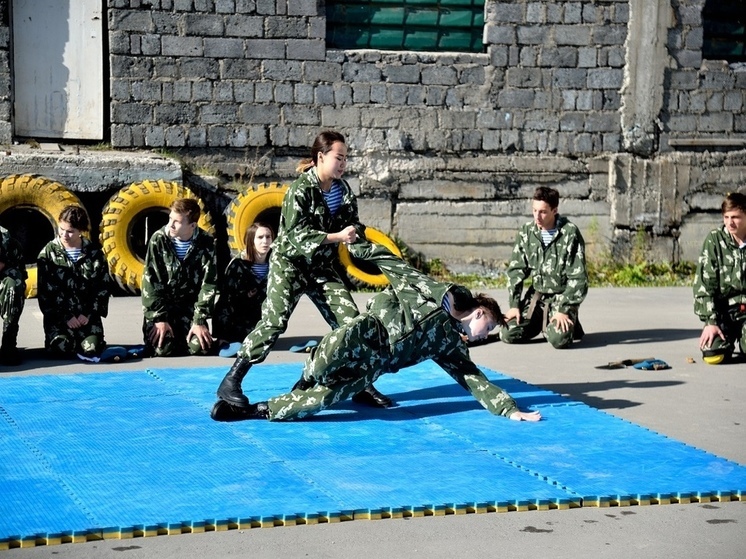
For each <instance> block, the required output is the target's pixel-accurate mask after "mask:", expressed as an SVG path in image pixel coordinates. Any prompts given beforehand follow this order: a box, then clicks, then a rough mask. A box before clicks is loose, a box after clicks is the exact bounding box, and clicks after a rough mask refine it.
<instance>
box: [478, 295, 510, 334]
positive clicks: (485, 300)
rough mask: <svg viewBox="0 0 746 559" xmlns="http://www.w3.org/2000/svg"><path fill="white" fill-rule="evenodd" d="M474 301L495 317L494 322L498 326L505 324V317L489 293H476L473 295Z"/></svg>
mask: <svg viewBox="0 0 746 559" xmlns="http://www.w3.org/2000/svg"><path fill="white" fill-rule="evenodd" d="M474 302H475V303H476V306H477V307H482V308H483V309H484V310H486V311H487V312H488V313H490V314H491V315H492V318H494V319H495V322H496V323H497V325H498V326H505V318H504V317H503V313H502V311H501V310H500V305H498V304H497V301H495V299H493V298H492V297H490V296H489V295H485V294H484V293H477V294H476V295H475V296H474Z"/></svg>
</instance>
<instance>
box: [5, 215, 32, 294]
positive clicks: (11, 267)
mask: <svg viewBox="0 0 746 559" xmlns="http://www.w3.org/2000/svg"><path fill="white" fill-rule="evenodd" d="M0 262H2V263H3V264H5V266H3V269H2V270H0V279H3V278H12V279H13V280H14V281H15V282H16V283H25V282H26V278H27V277H28V275H27V274H26V265H25V264H24V263H23V248H22V247H21V244H20V243H19V242H18V241H16V240H15V239H14V238H13V237H11V236H10V231H8V230H7V229H6V228H5V227H0Z"/></svg>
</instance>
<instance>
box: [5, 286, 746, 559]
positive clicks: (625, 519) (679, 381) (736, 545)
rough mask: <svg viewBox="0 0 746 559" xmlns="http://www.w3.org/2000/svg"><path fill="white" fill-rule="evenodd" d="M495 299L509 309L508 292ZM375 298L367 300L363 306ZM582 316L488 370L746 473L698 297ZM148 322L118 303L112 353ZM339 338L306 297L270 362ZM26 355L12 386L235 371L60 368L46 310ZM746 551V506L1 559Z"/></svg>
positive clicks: (402, 526) (429, 522) (745, 451)
mask: <svg viewBox="0 0 746 559" xmlns="http://www.w3.org/2000/svg"><path fill="white" fill-rule="evenodd" d="M488 293H490V294H491V295H493V296H494V297H496V298H497V300H498V302H500V303H502V304H505V303H506V297H505V293H504V292H503V291H488ZM368 296H369V294H365V293H357V294H355V298H356V300H357V301H358V303H359V305H360V306H361V307H362V306H363V305H364V302H365V300H366V299H367V297H368ZM580 318H581V321H582V323H583V326H584V329H585V331H586V335H585V337H584V338H583V340H582V341H580V342H578V343H576V344H575V345H574V346H573V347H572V348H571V349H568V350H562V351H558V350H555V349H553V348H552V347H551V346H549V344H547V343H546V342H544V341H543V340H541V339H537V340H536V341H535V342H533V343H530V344H526V345H522V346H510V345H507V344H502V343H500V342H492V343H487V344H484V345H479V346H475V347H473V348H472V350H471V352H472V358H473V359H474V361H475V362H476V363H478V364H479V365H483V366H485V367H488V368H490V369H493V370H495V371H500V372H504V373H506V374H508V375H510V376H513V377H515V378H518V379H521V380H524V381H526V382H529V383H531V384H534V385H537V386H541V387H542V388H545V389H548V390H552V391H554V392H557V393H559V394H562V395H564V396H567V397H569V398H572V399H574V400H577V401H581V402H584V403H586V404H588V405H590V406H592V407H594V408H597V409H599V410H603V411H604V412H607V413H610V414H612V415H615V416H617V417H620V418H623V419H626V420H629V421H631V422H633V423H636V424H638V425H642V426H644V427H647V428H649V429H651V430H653V431H656V432H658V433H661V434H663V435H666V436H668V437H671V438H673V439H677V440H679V441H682V442H685V443H687V444H689V445H692V446H694V447H697V448H700V449H702V450H706V451H708V452H711V453H713V454H716V455H718V456H721V457H724V458H727V459H730V460H733V461H735V462H738V463H740V464H742V465H746V432H745V429H746V427H745V426H746V407H744V405H743V402H744V401H745V400H746V359H744V358H741V357H740V356H739V359H737V360H735V361H734V362H732V363H728V364H722V365H717V366H713V365H707V364H705V363H703V362H702V360H701V356H700V353H699V350H698V348H697V338H698V337H699V333H700V331H701V324H700V322H699V321H698V319H697V318H696V317H695V316H694V314H693V312H692V297H691V289H690V288H686V287H681V288H629V289H628V288H602V289H601V288H599V289H592V290H591V291H590V293H589V295H588V298H587V300H586V302H585V303H584V304H583V306H582V307H581V314H580ZM141 321H142V311H141V307H140V304H139V299H138V298H137V297H115V298H113V299H112V300H111V305H110V312H109V317H108V318H107V319H106V321H105V328H106V337H107V341H108V342H109V343H110V344H112V345H119V344H121V345H129V344H138V343H141V340H142V333H141ZM327 331H328V327H327V325H326V324H325V323H324V321H323V320H322V319H321V316H320V315H319V314H318V312H317V311H316V309H315V308H314V307H313V305H312V303H311V302H310V301H309V300H307V299H305V298H304V299H302V300H301V303H300V305H299V306H298V308H297V309H296V311H295V313H294V315H293V317H292V319H291V321H290V324H289V327H288V330H287V332H286V333H285V334H284V335H283V336H282V337H281V338H280V340H279V341H278V344H277V345H276V347H275V350H274V351H273V352H272V353H271V354H270V355H269V357H268V358H267V361H266V362H267V363H287V362H295V361H301V360H303V359H304V355H303V354H295V353H291V352H290V351H288V350H289V348H290V347H291V346H293V345H295V344H298V343H304V342H305V341H306V340H308V339H309V338H312V339H320V337H321V336H323V335H324V334H325V333H326V332H327ZM19 346H21V347H23V348H25V349H24V350H23V355H24V358H25V361H24V363H23V364H22V365H20V366H18V367H12V368H8V367H5V368H2V369H0V375H36V374H65V373H73V372H75V373H80V372H103V371H111V370H122V371H128V370H142V369H144V368H146V367H159V368H164V367H180V366H185V367H186V366H188V367H224V368H225V370H226V371H227V369H228V367H229V366H230V364H231V362H232V360H230V359H225V358H220V357H182V358H153V359H148V360H139V361H137V360H136V361H126V362H122V363H117V364H110V363H98V364H92V363H82V362H77V361H51V360H48V359H46V358H45V355H44V353H43V351H42V349H41V348H42V347H43V328H42V316H41V313H40V312H39V310H38V305H37V303H36V301H35V300H29V301H27V303H26V308H25V310H24V313H23V316H22V318H21V331H20V336H19ZM649 357H655V358H658V359H661V360H663V361H665V362H667V363H668V364H669V365H670V366H671V368H670V369H666V370H658V371H642V370H637V369H634V368H632V367H626V368H622V369H604V368H599V367H603V366H604V365H606V364H607V363H609V362H612V361H619V360H623V359H636V358H649ZM446 378H447V377H446ZM218 380H219V379H218ZM247 382H251V376H249V377H248V381H247ZM257 382H259V379H257ZM216 384H217V381H216ZM381 413H385V411H383V410H382V411H381ZM495 421H501V419H499V418H495ZM403 444H405V441H403ZM603 451H605V452H614V441H613V440H610V441H609V444H608V448H606V449H604V450H603ZM246 467H247V468H250V467H251V465H250V464H247V465H246ZM0 498H1V496H0ZM745 549H746V507H745V506H744V502H743V501H741V502H738V501H733V502H710V503H691V504H670V505H650V506H631V507H608V508H580V509H572V510H550V511H529V512H509V513H486V514H467V515H451V516H444V517H425V518H408V519H386V520H373V521H366V520H357V521H352V522H342V523H338V524H320V525H316V526H295V527H285V528H273V529H268V528H261V529H259V528H257V529H251V530H230V531H225V532H208V533H204V534H184V535H179V536H158V537H149V538H135V539H130V540H106V541H97V542H88V543H82V544H63V545H55V546H50V547H34V548H26V549H11V550H7V551H4V552H0V554H2V555H3V556H7V557H23V558H36V557H52V556H54V557H60V558H65V557H76V558H88V557H91V558H93V557H96V558H113V557H117V558H120V559H121V557H122V556H123V555H122V554H123V553H124V554H125V555H124V556H126V557H128V558H140V557H163V558H176V557H180V558H183V557H211V558H223V557H238V556H246V557H261V558H264V557H267V558H275V557H291V558H292V557H324V558H343V557H344V558H345V559H351V558H357V557H369V556H371V555H377V556H382V557H392V558H397V557H435V558H440V557H443V558H446V557H447V558H451V557H457V556H462V555H465V554H469V555H474V554H480V555H481V556H484V557H488V556H497V555H505V554H510V555H516V556H518V555H525V556H532V555H538V554H541V555H542V556H552V557H556V558H565V557H567V558H570V557H573V558H577V557H590V556H593V557H615V558H618V557H637V556H639V555H640V554H641V553H644V554H645V555H646V556H649V557H671V556H678V557H701V556H703V555H705V554H707V555H710V554H715V555H716V556H718V557H722V558H730V557H733V558H736V557H739V558H740V557H743V556H744V553H745V552H744V550H745Z"/></svg>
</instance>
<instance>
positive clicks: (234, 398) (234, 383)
mask: <svg viewBox="0 0 746 559" xmlns="http://www.w3.org/2000/svg"><path fill="white" fill-rule="evenodd" d="M250 368H251V362H250V361H249V360H248V359H246V358H245V357H239V358H238V359H236V360H235V361H234V362H233V366H232V367H231V369H230V371H228V374H226V375H225V378H224V379H223V381H222V382H221V383H220V386H218V398H220V399H221V400H225V401H226V402H228V403H229V404H231V405H233V406H238V407H239V408H248V407H249V399H248V398H247V397H246V396H244V393H243V392H242V391H241V381H242V380H243V378H244V377H245V376H246V373H248V372H249V369H250Z"/></svg>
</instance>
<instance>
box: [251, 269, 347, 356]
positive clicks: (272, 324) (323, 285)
mask: <svg viewBox="0 0 746 559" xmlns="http://www.w3.org/2000/svg"><path fill="white" fill-rule="evenodd" d="M329 274H331V272H329ZM325 276H326V277H323V278H313V277H310V272H303V271H301V270H299V269H298V268H296V267H295V266H294V265H292V264H291V263H289V262H288V261H287V260H284V259H282V258H276V259H275V260H273V261H272V262H271V264H270V269H269V276H268V278H267V298H266V299H265V300H264V303H263V304H262V319H261V320H260V321H259V323H258V324H257V325H256V326H255V327H254V329H253V330H252V331H251V333H249V335H248V336H246V338H245V339H244V341H243V344H242V346H241V349H240V350H239V352H238V357H240V358H244V359H249V360H250V361H251V363H252V364H255V363H261V362H262V361H264V359H265V358H266V357H267V355H268V354H269V352H270V351H272V348H273V347H274V345H275V342H277V338H279V337H280V335H281V334H282V333H283V332H285V330H286V329H287V325H288V320H290V316H291V315H292V314H293V311H294V310H295V307H297V306H298V301H300V298H301V297H302V296H303V295H304V294H305V295H307V296H308V298H309V299H311V301H312V302H313V303H314V305H315V306H316V308H317V309H319V312H320V313H321V316H322V317H323V318H324V320H325V321H326V322H327V324H329V325H330V326H331V327H332V328H339V326H341V325H342V324H346V323H348V322H350V321H351V320H352V319H353V318H355V317H356V316H357V315H358V314H359V311H358V309H357V305H356V304H355V301H354V300H353V298H352V295H350V292H349V291H348V290H347V288H346V287H345V285H344V284H343V283H342V281H341V280H339V279H334V278H332V277H329V276H328V275H326V274H325Z"/></svg>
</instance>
